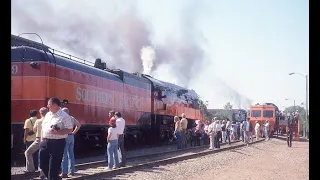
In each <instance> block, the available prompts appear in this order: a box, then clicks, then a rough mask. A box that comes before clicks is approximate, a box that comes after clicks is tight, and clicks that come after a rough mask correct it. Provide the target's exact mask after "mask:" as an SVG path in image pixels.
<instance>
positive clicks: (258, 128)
mask: <svg viewBox="0 0 320 180" xmlns="http://www.w3.org/2000/svg"><path fill="white" fill-rule="evenodd" d="M254 130H255V132H256V140H257V141H258V140H259V135H260V134H259V132H260V131H259V130H260V124H259V122H258V121H256V126H255V127H254Z"/></svg>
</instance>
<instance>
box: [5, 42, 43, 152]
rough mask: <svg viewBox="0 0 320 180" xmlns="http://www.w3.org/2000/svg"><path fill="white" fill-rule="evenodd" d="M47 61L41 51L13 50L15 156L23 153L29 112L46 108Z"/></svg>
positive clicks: (12, 109) (12, 113) (12, 97)
mask: <svg viewBox="0 0 320 180" xmlns="http://www.w3.org/2000/svg"><path fill="white" fill-rule="evenodd" d="M45 61H46V58H45V56H44V54H43V52H42V51H39V50H38V49H35V48H29V47H11V124H12V131H13V133H14V146H13V147H14V148H13V149H12V151H13V154H17V153H22V152H23V149H24V144H23V132H24V130H23V124H24V121H25V120H26V119H27V118H29V112H30V110H31V109H37V108H40V107H42V106H46V102H45V100H46V97H47V84H48V78H47V76H46V75H47V64H46V62H45ZM37 110H38V109H37Z"/></svg>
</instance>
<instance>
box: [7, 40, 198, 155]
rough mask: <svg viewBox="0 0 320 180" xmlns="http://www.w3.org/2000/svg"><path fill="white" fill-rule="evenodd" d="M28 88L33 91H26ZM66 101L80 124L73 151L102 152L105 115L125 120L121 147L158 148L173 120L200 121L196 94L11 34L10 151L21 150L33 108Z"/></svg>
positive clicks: (168, 135) (168, 136) (169, 135)
mask: <svg viewBox="0 0 320 180" xmlns="http://www.w3.org/2000/svg"><path fill="white" fill-rule="evenodd" d="M29 87H32V88H29ZM50 97H58V98H59V99H61V100H64V102H67V105H66V106H67V107H68V108H69V110H70V114H72V116H74V117H75V118H76V119H77V120H79V122H80V123H81V124H82V127H81V129H80V131H79V132H78V133H77V135H76V137H75V139H76V140H75V149H76V152H80V151H81V150H86V149H92V148H93V147H98V148H99V147H104V146H105V143H106V140H105V137H106V127H108V124H107V123H108V120H109V119H108V112H109V111H110V110H115V111H120V112H121V113H122V114H123V117H124V118H125V120H126V132H125V148H127V149H128V148H135V147H139V146H150V145H160V144H162V143H164V142H170V141H172V140H173V130H174V129H173V116H176V115H178V116H181V114H182V113H185V114H186V115H187V118H188V121H190V123H188V124H189V125H188V126H189V127H188V128H191V126H192V123H191V122H192V121H194V120H197V119H200V120H203V113H202V112H201V111H200V109H199V104H198V95H197V94H196V93H195V92H194V91H193V90H190V89H186V88H183V87H180V86H178V85H175V84H172V83H168V82H164V81H160V80H157V79H155V78H153V77H151V76H149V75H144V74H139V73H128V72H125V71H122V70H120V69H116V70H111V69H108V68H106V64H105V63H103V62H101V60H100V59H97V60H96V63H95V64H94V65H93V64H90V63H89V62H87V61H84V60H82V59H80V58H76V57H73V56H71V55H67V54H64V53H62V52H60V51H57V50H54V49H52V48H50V47H48V46H46V45H44V44H42V43H37V42H35V41H31V40H29V39H26V38H22V37H18V36H15V35H11V109H12V111H11V112H12V113H11V123H12V126H13V133H14V143H15V144H14V146H13V147H14V148H13V151H14V152H16V153H21V152H22V151H23V140H22V139H23V138H22V137H23V123H24V121H25V119H27V118H28V114H29V111H30V110H31V109H40V108H41V107H43V106H46V103H47V99H48V98H50Z"/></svg>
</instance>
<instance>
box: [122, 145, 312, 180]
mask: <svg viewBox="0 0 320 180" xmlns="http://www.w3.org/2000/svg"><path fill="white" fill-rule="evenodd" d="M126 179H139V180H140V179H157V180H162V179H163V180H168V179H172V180H178V179H181V180H189V179H190V180H202V179H203V180H234V179H235V180H278V179H279V180H284V179H285V180H307V179H309V142H295V141H294V142H293V145H292V147H291V148H289V147H287V143H286V141H283V140H279V139H271V140H269V141H265V142H263V143H258V144H252V145H250V146H249V147H241V148H237V149H233V150H228V151H224V152H219V153H215V154H212V155H207V156H203V157H200V158H197V159H190V160H186V161H183V162H180V163H177V164H171V165H167V166H160V167H155V168H152V169H145V170H141V171H137V172H134V173H133V174H131V175H130V176H129V177H127V178H126Z"/></svg>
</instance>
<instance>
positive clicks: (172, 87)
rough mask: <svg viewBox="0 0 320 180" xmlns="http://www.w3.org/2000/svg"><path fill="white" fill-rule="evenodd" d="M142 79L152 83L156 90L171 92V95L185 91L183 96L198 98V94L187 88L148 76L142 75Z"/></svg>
mask: <svg viewBox="0 0 320 180" xmlns="http://www.w3.org/2000/svg"><path fill="white" fill-rule="evenodd" d="M144 77H145V78H147V79H149V80H150V81H151V82H152V83H153V85H154V87H155V88H158V89H161V90H164V91H167V92H172V93H178V92H179V91H181V90H185V91H186V93H184V95H186V96H187V97H189V98H192V99H198V98H199V96H198V94H197V93H196V92H195V91H194V90H192V89H187V88H184V87H181V86H178V85H176V84H173V83H169V82H165V81H161V80H158V79H155V78H153V77H151V76H149V75H144Z"/></svg>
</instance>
